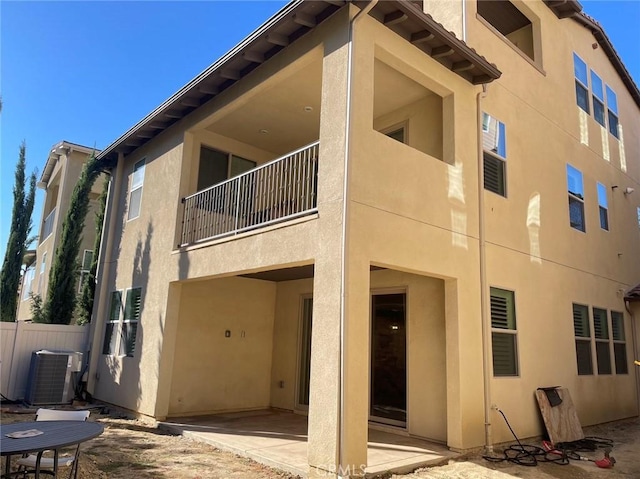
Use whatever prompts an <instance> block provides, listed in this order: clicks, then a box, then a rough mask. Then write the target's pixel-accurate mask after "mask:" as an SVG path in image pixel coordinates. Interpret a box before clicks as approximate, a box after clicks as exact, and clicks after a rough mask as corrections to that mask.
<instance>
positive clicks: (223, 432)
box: [158, 410, 456, 477]
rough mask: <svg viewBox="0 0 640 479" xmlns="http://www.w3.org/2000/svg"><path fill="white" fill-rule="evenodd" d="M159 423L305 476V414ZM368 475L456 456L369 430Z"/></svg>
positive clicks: (229, 416) (265, 413) (436, 446)
mask: <svg viewBox="0 0 640 479" xmlns="http://www.w3.org/2000/svg"><path fill="white" fill-rule="evenodd" d="M158 426H159V427H160V428H162V429H165V430H167V431H170V432H172V433H175V434H180V435H183V436H185V437H189V438H191V439H194V440H197V441H202V442H205V443H208V444H211V445H213V446H215V447H217V448H218V449H221V450H226V451H231V452H234V453H236V454H239V455H242V456H245V457H249V458H251V459H253V460H255V461H258V462H260V463H262V464H265V465H267V466H271V467H275V468H278V469H282V470H284V471H287V472H290V473H291V474H295V475H299V476H302V477H307V469H308V465H307V417H306V416H302V415H299V414H293V413H290V412H284V411H275V410H263V411H250V412H244V413H230V414H216V415H211V416H197V417H187V418H175V419H169V420H167V421H163V422H161V423H159V425H158ZM368 448H369V449H368V455H367V457H368V466H367V475H368V476H370V475H376V474H381V473H384V472H396V473H406V472H410V471H412V470H414V469H417V468H418V467H424V466H426V465H437V464H442V463H444V462H446V461H447V460H449V459H451V458H453V457H456V454H455V453H454V452H451V451H449V450H448V449H447V448H446V447H445V446H443V445H440V444H435V443H432V442H428V441H425V440H422V439H417V438H414V437H410V436H407V435H400V434H393V433H391V432H387V431H380V430H376V429H369V442H368Z"/></svg>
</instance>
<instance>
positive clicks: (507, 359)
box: [491, 332, 518, 376]
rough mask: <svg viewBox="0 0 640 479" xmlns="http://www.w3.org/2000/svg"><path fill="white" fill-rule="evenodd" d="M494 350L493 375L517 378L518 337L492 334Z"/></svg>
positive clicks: (507, 334)
mask: <svg viewBox="0 0 640 479" xmlns="http://www.w3.org/2000/svg"><path fill="white" fill-rule="evenodd" d="M491 341H492V349H493V375H494V376H517V375H518V371H517V369H518V368H517V364H516V335H515V334H509V333H495V332H494V333H492V334H491Z"/></svg>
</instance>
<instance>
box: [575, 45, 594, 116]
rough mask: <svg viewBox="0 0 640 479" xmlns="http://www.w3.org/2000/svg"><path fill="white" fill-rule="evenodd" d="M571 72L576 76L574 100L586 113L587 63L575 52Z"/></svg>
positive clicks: (587, 95) (587, 92)
mask: <svg viewBox="0 0 640 479" xmlns="http://www.w3.org/2000/svg"><path fill="white" fill-rule="evenodd" d="M573 73H574V76H575V78H576V101H577V102H578V106H579V107H580V108H582V109H583V110H584V111H586V112H587V113H590V111H589V77H588V73H587V64H586V63H585V62H584V61H582V58H580V57H579V56H578V55H576V54H575V53H574V54H573Z"/></svg>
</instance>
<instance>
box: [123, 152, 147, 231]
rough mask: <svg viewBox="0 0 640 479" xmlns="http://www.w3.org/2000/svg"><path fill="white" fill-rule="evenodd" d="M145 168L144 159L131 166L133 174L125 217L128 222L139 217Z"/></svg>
mask: <svg viewBox="0 0 640 479" xmlns="http://www.w3.org/2000/svg"><path fill="white" fill-rule="evenodd" d="M145 166H146V159H144V158H143V159H142V160H140V161H138V162H137V163H136V164H135V165H133V173H132V175H131V188H130V192H129V213H128V215H127V219H128V220H132V219H134V218H137V217H138V216H140V206H141V204H142V186H143V185H144V170H145Z"/></svg>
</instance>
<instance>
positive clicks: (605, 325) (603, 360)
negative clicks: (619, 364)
mask: <svg viewBox="0 0 640 479" xmlns="http://www.w3.org/2000/svg"><path fill="white" fill-rule="evenodd" d="M593 336H594V338H595V340H596V361H597V363H598V374H611V348H610V346H609V322H608V320H607V310H606V309H601V308H593Z"/></svg>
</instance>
